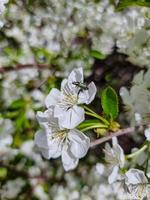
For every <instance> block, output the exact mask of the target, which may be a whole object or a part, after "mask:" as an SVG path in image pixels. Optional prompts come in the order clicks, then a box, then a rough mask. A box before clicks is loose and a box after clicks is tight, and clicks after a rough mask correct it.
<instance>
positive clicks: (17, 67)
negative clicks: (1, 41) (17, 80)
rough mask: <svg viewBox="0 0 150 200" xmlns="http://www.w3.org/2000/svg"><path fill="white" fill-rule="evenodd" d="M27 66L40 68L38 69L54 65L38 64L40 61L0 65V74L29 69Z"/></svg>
mask: <svg viewBox="0 0 150 200" xmlns="http://www.w3.org/2000/svg"><path fill="white" fill-rule="evenodd" d="M27 68H38V69H52V68H54V66H52V65H49V64H38V63H28V64H17V65H14V66H5V67H4V66H0V74H4V73H6V72H10V71H14V70H16V71H18V70H21V69H27Z"/></svg>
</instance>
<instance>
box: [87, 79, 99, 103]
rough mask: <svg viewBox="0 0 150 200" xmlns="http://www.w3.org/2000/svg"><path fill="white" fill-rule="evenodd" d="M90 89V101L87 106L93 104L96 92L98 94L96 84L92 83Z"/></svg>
mask: <svg viewBox="0 0 150 200" xmlns="http://www.w3.org/2000/svg"><path fill="white" fill-rule="evenodd" d="M88 88H89V89H88V92H89V99H88V103H87V104H89V103H91V102H92V101H93V100H94V98H95V95H96V92H97V88H96V86H95V84H94V82H91V83H90V84H89V85H88Z"/></svg>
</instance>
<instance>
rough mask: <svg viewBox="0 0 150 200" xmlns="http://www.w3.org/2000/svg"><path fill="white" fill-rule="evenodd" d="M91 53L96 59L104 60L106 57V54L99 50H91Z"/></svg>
mask: <svg viewBox="0 0 150 200" xmlns="http://www.w3.org/2000/svg"><path fill="white" fill-rule="evenodd" d="M90 55H91V56H92V57H94V58H96V59H99V60H103V59H105V58H106V56H105V55H104V54H102V53H101V52H100V51H97V50H94V49H93V50H91V52H90Z"/></svg>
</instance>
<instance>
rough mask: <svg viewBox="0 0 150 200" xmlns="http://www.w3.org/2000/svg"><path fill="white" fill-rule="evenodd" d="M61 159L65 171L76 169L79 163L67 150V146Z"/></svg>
mask: <svg viewBox="0 0 150 200" xmlns="http://www.w3.org/2000/svg"><path fill="white" fill-rule="evenodd" d="M61 159H62V163H63V167H64V169H65V171H69V170H72V169H75V168H76V166H77V165H78V161H79V160H78V159H77V158H75V157H74V155H73V154H72V153H71V151H70V150H69V148H68V149H66V146H64V148H63V150H62V155H61Z"/></svg>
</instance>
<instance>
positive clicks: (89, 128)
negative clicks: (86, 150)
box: [81, 124, 108, 132]
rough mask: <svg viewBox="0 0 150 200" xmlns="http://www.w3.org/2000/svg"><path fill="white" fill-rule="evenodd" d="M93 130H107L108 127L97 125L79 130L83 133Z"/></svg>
mask: <svg viewBox="0 0 150 200" xmlns="http://www.w3.org/2000/svg"><path fill="white" fill-rule="evenodd" d="M94 128H106V129H107V128H108V126H106V125H102V124H97V125H92V126H87V127H85V128H83V129H81V131H82V132H84V131H87V130H91V129H94Z"/></svg>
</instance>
